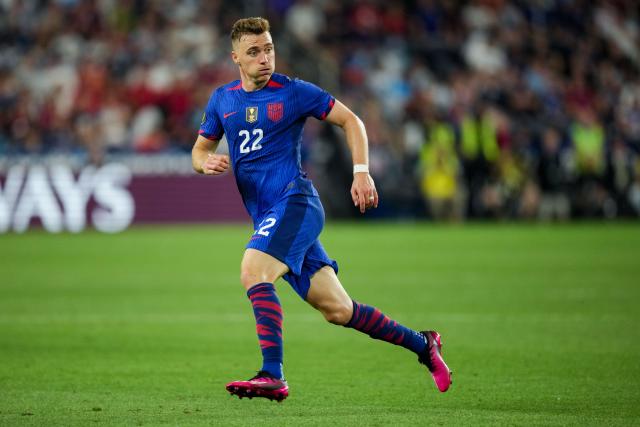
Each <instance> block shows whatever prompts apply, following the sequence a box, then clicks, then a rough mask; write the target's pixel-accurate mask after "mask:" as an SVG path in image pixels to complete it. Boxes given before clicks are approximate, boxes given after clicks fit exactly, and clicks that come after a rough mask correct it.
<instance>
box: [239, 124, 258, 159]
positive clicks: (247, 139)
mask: <svg viewBox="0 0 640 427" xmlns="http://www.w3.org/2000/svg"><path fill="white" fill-rule="evenodd" d="M252 134H253V137H254V139H253V142H252V141H251V135H252ZM238 136H240V137H243V138H244V140H243V141H242V142H241V143H240V152H241V153H243V154H246V153H249V152H251V151H258V150H260V149H261V148H262V145H260V141H262V137H263V136H264V134H263V133H262V129H254V130H253V132H251V133H249V131H248V130H246V129H243V130H241V131H240V132H238Z"/></svg>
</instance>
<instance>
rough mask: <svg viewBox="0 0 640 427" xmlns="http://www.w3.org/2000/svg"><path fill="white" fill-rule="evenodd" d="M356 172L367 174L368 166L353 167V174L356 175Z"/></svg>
mask: <svg viewBox="0 0 640 427" xmlns="http://www.w3.org/2000/svg"><path fill="white" fill-rule="evenodd" d="M358 172H366V173H369V165H363V164H358V165H353V173H358Z"/></svg>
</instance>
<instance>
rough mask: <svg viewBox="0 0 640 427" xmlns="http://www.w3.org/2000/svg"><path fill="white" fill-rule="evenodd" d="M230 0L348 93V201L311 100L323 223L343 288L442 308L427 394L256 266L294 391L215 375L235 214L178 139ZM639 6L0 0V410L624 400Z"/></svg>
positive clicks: (607, 410)
mask: <svg viewBox="0 0 640 427" xmlns="http://www.w3.org/2000/svg"><path fill="white" fill-rule="evenodd" d="M254 15H263V16H266V17H268V18H269V19H270V21H271V24H272V27H273V35H274V38H275V42H276V51H277V71H279V72H283V73H286V74H290V75H293V76H299V77H301V78H304V79H307V80H309V81H312V82H315V83H317V84H318V85H320V86H322V87H324V88H326V89H327V90H329V91H331V92H332V93H333V94H334V95H335V96H336V97H338V98H339V99H341V100H342V101H344V102H345V104H347V105H348V106H350V107H351V108H353V109H354V110H355V111H356V112H357V113H358V114H359V115H360V116H361V117H362V118H363V120H364V121H365V123H366V126H367V130H368V134H369V138H370V149H371V170H372V174H373V176H374V177H375V179H376V182H377V185H378V187H379V191H380V193H381V200H382V203H381V206H380V207H379V208H378V209H377V210H374V211H371V212H369V213H368V214H367V215H365V216H360V215H358V214H357V213H356V210H354V209H353V208H352V207H351V206H350V203H349V199H348V191H347V190H348V188H349V185H350V182H351V165H350V161H349V155H348V151H347V149H346V145H345V144H344V141H343V139H342V135H341V132H340V131H339V130H337V131H336V130H335V129H333V128H331V127H328V126H326V125H325V124H323V123H320V122H317V121H315V120H309V121H308V124H307V127H306V133H305V135H304V139H305V142H304V158H303V162H304V167H305V169H306V170H308V171H309V172H310V174H311V175H312V177H313V179H314V182H315V183H316V185H317V187H318V189H319V190H320V192H321V195H322V198H323V203H324V205H325V208H326V210H327V214H328V216H329V219H328V221H327V226H326V228H325V231H324V232H323V243H324V245H325V247H326V248H327V249H328V251H329V252H330V253H331V255H332V256H334V257H335V258H336V259H337V260H338V261H339V263H340V267H341V270H340V278H341V280H342V281H343V283H344V284H345V286H346V288H347V289H348V290H349V292H350V294H351V295H352V296H353V297H354V298H356V299H359V300H361V301H364V302H367V303H371V304H374V305H377V306H379V307H380V308H381V309H382V310H383V311H384V312H386V313H387V314H389V315H390V316H392V317H394V318H396V319H398V320H399V321H401V322H404V323H406V324H407V325H408V326H412V327H416V328H424V327H427V326H428V327H430V328H431V327H432V328H435V329H437V330H438V331H440V332H441V333H442V334H443V337H444V345H445V347H444V352H445V356H446V358H447V362H448V363H449V364H450V365H451V367H452V368H453V370H454V384H453V387H452V389H451V390H450V392H448V393H447V394H445V395H438V394H437V392H436V391H435V390H434V389H433V385H432V384H431V382H430V381H431V379H430V378H429V377H428V376H427V374H426V372H424V370H422V369H420V368H419V367H418V365H417V364H416V363H415V361H414V360H413V357H409V355H407V354H406V353H404V352H402V351H399V350H398V349H397V348H394V347H392V346H386V345H383V344H381V343H377V342H371V341H370V340H369V339H368V338H367V337H365V336H357V335H353V333H350V331H348V330H345V329H343V328H335V327H332V326H331V325H328V324H325V323H324V322H323V321H322V319H321V316H320V315H319V314H318V313H315V312H313V311H312V310H310V309H309V308H308V307H307V306H306V305H305V304H304V303H303V302H301V301H300V300H299V299H298V298H297V297H296V296H295V294H294V293H293V292H291V291H290V290H289V289H287V286H286V284H284V283H282V282H280V283H279V284H278V285H277V286H278V289H279V294H280V297H281V299H282V303H283V307H284V311H285V336H286V341H285V346H286V348H285V355H286V356H285V357H286V363H287V365H286V374H287V378H288V380H289V382H290V385H291V387H292V395H291V397H290V399H288V400H287V401H286V402H285V403H283V404H282V405H276V404H270V403H271V402H266V401H265V402H261V401H257V402H256V400H255V399H254V400H253V401H251V402H247V401H244V400H243V401H238V400H231V399H229V398H228V397H227V396H226V393H225V392H224V389H223V387H222V386H223V384H225V382H226V381H229V380H230V379H235V378H243V377H246V376H247V375H251V374H252V371H251V369H253V368H254V365H255V363H256V357H257V354H258V353H257V352H258V347H257V343H256V342H255V333H254V332H255V330H254V328H255V324H254V323H253V318H252V315H251V310H250V306H249V304H248V303H247V301H246V298H245V296H244V294H243V292H242V291H241V289H240V287H239V285H238V264H239V260H240V256H241V254H242V250H243V247H244V244H245V242H246V241H247V239H248V237H249V236H250V234H251V232H252V230H250V227H249V226H248V224H247V223H248V218H247V216H246V214H245V213H244V209H243V207H242V206H241V202H240V198H239V196H238V194H237V190H236V188H235V184H234V183H233V178H232V177H231V176H230V175H227V176H224V177H219V178H215V179H213V178H210V177H201V176H197V175H196V174H194V173H193V171H192V170H191V164H190V163H191V162H190V155H189V151H190V149H191V145H192V143H193V141H194V139H195V136H196V134H197V129H198V126H199V124H200V118H201V116H202V107H203V106H204V105H205V103H206V101H207V99H208V96H209V94H210V92H211V90H212V89H213V88H214V87H216V86H217V85H219V84H222V83H226V82H228V81H230V80H233V79H236V78H237V70H236V69H235V68H234V67H233V64H232V63H231V61H230V60H229V58H228V55H229V42H228V36H227V34H228V32H229V29H230V27H231V25H232V23H233V22H234V21H235V20H236V19H237V18H238V17H241V16H254ZM639 17H640V12H639V6H638V2H636V1H632V0H628V1H585V0H583V1H580V0H555V1H554V0H531V1H499V0H469V1H445V0H415V1H394V2H386V1H382V0H369V1H336V0H307V1H304V0H299V1H292V0H272V1H264V2H263V1H255V0H237V1H204V0H200V1H198V0H178V1H160V0H159V1H141V0H95V1H91V0H75V1H74V0H57V1H53V0H52V1H45V0H22V1H21V0H0V425H65V426H68V425H82V426H84V425H87V424H90V423H91V424H103V425H132V424H135V425H161V424H170V425H252V424H256V423H257V422H256V417H257V418H258V419H259V420H260V423H264V424H266V425H279V426H281V425H292V426H300V425H328V424H335V425H430V424H437V425H443V424H444V425H474V426H475V425H497V424H498V425H527V426H528V425H580V426H583V425H637V424H638V420H640V408H638V405H637V402H638V401H640V365H639V364H638V360H640V332H639V331H640V315H639V314H638V309H637V308H638V306H639V305H640V288H639V287H638V283H639V282H638V277H640V263H639V262H638V254H639V253H640V233H638V222H637V217H638V212H640V181H639V180H640V171H639V164H638V158H639V157H638V150H639V147H640V73H639V72H638V71H639V59H640V58H639V56H640V54H639V52H640V49H639V40H640V28H639V25H640V18H639ZM375 219H383V220H385V219H386V221H375ZM613 219H616V220H615V221H612V220H613ZM467 220H468V221H467ZM492 220H494V221H492ZM550 220H559V221H557V222H558V223H557V222H556V221H550ZM574 220H575V221H574ZM235 222H240V223H241V224H233V223H235ZM465 222H469V223H465ZM169 223H171V224H173V225H169ZM187 223H189V224H187ZM461 223H465V224H464V225H463V226H462V225H461ZM138 224H139V225H138ZM27 230H28V232H27ZM81 231H82V232H81ZM50 232H54V233H50ZM113 232H119V233H117V234H115V235H112V234H111V233H113ZM310 331H312V333H311V332H310Z"/></svg>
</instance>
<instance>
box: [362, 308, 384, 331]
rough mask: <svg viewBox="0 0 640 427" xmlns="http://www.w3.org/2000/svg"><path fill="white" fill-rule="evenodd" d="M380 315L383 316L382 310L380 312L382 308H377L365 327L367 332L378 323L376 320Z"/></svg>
mask: <svg viewBox="0 0 640 427" xmlns="http://www.w3.org/2000/svg"><path fill="white" fill-rule="evenodd" d="M380 316H382V312H380V310H378V309H377V308H376V309H375V310H374V311H373V314H372V315H371V319H369V322H368V323H367V325H366V326H365V327H364V330H365V331H367V332H369V331H371V328H373V325H375V324H376V321H377V320H378V319H379V318H380Z"/></svg>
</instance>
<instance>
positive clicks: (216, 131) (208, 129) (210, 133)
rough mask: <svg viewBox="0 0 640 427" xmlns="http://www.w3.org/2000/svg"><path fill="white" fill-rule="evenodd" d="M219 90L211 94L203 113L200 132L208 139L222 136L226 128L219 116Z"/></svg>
mask: <svg viewBox="0 0 640 427" xmlns="http://www.w3.org/2000/svg"><path fill="white" fill-rule="evenodd" d="M219 96H220V95H219V92H218V91H215V92H213V94H211V98H209V102H208V103H207V107H206V108H205V110H204V113H202V123H200V130H199V131H198V134H200V135H202V136H204V137H205V138H207V139H211V140H217V139H220V138H222V134H223V133H224V129H223V128H222V123H220V117H218V112H217V105H218V97H219Z"/></svg>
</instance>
